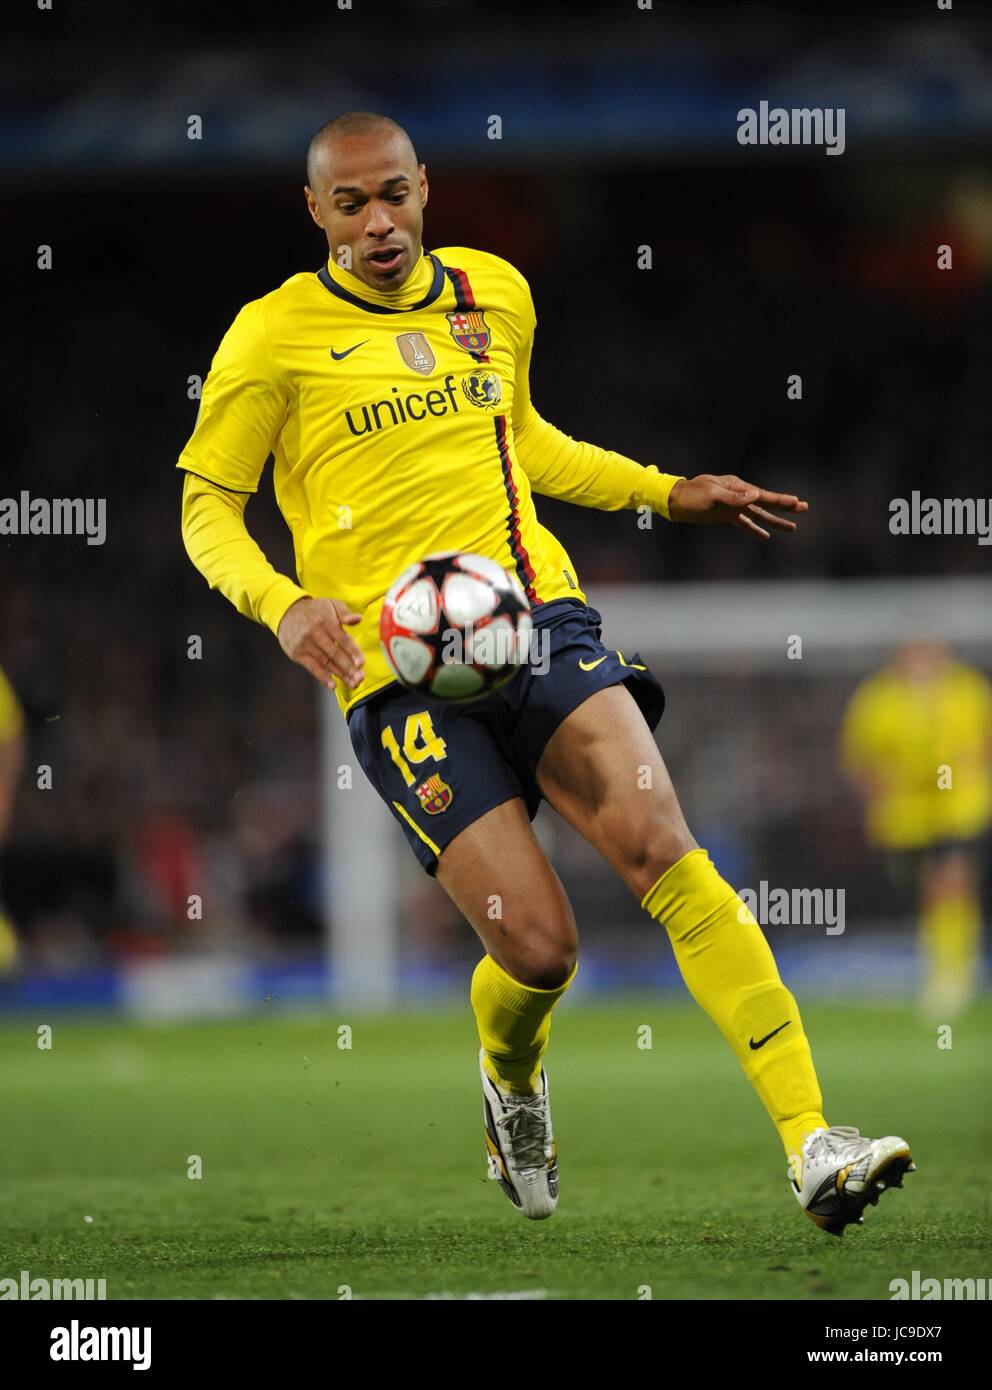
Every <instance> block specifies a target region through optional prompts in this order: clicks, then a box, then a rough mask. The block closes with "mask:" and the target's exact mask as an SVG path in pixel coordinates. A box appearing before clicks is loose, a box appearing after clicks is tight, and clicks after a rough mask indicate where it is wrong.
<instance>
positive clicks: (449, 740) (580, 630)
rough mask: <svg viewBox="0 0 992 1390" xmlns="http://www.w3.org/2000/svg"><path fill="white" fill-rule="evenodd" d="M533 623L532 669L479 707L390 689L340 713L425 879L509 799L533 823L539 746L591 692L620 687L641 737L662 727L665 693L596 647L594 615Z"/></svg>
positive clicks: (584, 611) (631, 662) (542, 613)
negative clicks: (519, 802) (633, 704)
mask: <svg viewBox="0 0 992 1390" xmlns="http://www.w3.org/2000/svg"><path fill="white" fill-rule="evenodd" d="M533 619H534V628H535V630H536V639H535V645H534V646H532V652H533V653H534V655H535V656H536V661H535V660H534V659H532V660H531V662H529V663H528V664H527V665H525V666H523V667H521V669H520V671H519V672H518V674H517V675H516V676H514V678H513V679H512V680H511V681H510V682H509V683H508V684H507V685H505V686H503V687H502V688H501V689H499V690H496V691H494V692H493V694H492V695H488V696H486V698H485V699H483V700H475V701H471V702H469V703H466V704H450V703H446V702H444V701H440V700H430V699H427V698H425V696H423V695H416V694H413V693H412V692H410V691H408V690H406V689H404V687H403V686H401V685H398V684H394V685H390V686H387V687H386V689H385V690H382V691H377V692H376V694H375V695H372V696H370V697H369V698H368V699H367V700H363V701H362V702H361V703H360V704H358V705H356V706H355V707H354V708H353V709H352V710H351V712H350V713H349V716H348V731H349V733H350V734H351V742H352V745H353V747H354V749H355V753H356V755H357V757H358V761H359V762H360V763H361V765H362V768H363V770H364V772H365V775H366V776H367V777H368V779H369V781H370V782H371V783H372V785H373V787H375V789H376V791H377V792H378V793H379V795H380V796H381V797H382V799H383V801H385V803H386V805H387V806H388V807H389V809H390V810H391V811H392V813H393V815H394V816H395V817H396V819H397V820H398V821H399V823H400V825H402V827H403V830H404V831H405V833H406V837H407V840H408V841H409V844H410V847H411V849H412V850H413V852H414V854H415V855H416V856H417V858H418V859H419V860H420V862H421V864H422V865H423V866H424V868H425V869H426V870H427V872H428V873H429V874H434V873H436V872H437V861H438V856H439V855H440V853H441V851H442V850H443V849H444V847H445V845H447V844H448V843H449V841H451V840H453V839H454V838H455V836H456V835H458V834H459V833H460V832H461V831H462V830H464V829H465V828H466V827H467V826H469V825H471V824H472V823H473V821H477V820H478V819H479V817H480V816H483V815H485V813H486V812H487V811H491V810H492V808H493V807H494V806H499V805H501V803H502V802H504V801H509V800H510V798H511V797H514V796H519V797H522V798H523V801H524V803H525V805H526V807H527V813H528V815H529V816H530V818H531V820H533V819H534V817H535V816H536V815H537V808H538V806H539V805H540V804H541V792H540V789H539V788H538V785H537V780H536V775H535V774H536V770H537V764H538V759H539V758H540V756H541V753H542V752H543V751H544V746H545V744H546V743H547V742H548V740H549V739H550V737H551V735H552V734H553V733H554V731H555V730H556V729H557V728H558V725H559V724H560V723H561V722H562V720H564V719H565V718H566V717H567V716H568V715H569V714H571V713H572V711H573V710H574V709H577V708H578V706H579V705H581V704H582V703H583V701H585V700H587V699H588V698H589V696H590V695H593V694H595V692H596V691H597V690H604V689H605V688H606V687H607V686H611V685H617V684H619V683H621V682H622V683H623V684H624V685H626V686H627V688H628V690H629V691H630V693H631V694H632V695H633V697H634V699H635V700H636V701H637V703H638V705H639V706H640V708H641V711H642V713H643V714H644V718H645V719H646V720H647V723H648V727H649V728H651V729H654V728H655V727H656V726H657V724H658V721H659V720H660V719H661V716H662V713H663V711H664V708H665V693H664V691H663V690H662V688H661V686H660V685H659V683H658V681H657V680H656V679H655V677H654V676H653V675H652V674H651V672H650V671H649V670H648V669H647V667H646V666H645V664H644V662H643V661H642V660H641V658H640V656H639V655H638V654H637V653H636V652H635V653H634V654H633V655H632V656H629V657H627V656H624V655H623V654H622V653H621V652H618V651H613V650H610V649H609V648H607V647H604V646H603V644H602V642H601V641H600V632H601V630H602V621H603V620H602V618H601V617H600V615H599V614H598V613H597V612H596V610H595V608H590V607H589V606H588V605H587V604H584V603H580V602H579V600H578V599H567V598H566V599H556V600H554V602H552V603H546V604H542V605H540V606H539V607H537V608H535V609H534V611H533Z"/></svg>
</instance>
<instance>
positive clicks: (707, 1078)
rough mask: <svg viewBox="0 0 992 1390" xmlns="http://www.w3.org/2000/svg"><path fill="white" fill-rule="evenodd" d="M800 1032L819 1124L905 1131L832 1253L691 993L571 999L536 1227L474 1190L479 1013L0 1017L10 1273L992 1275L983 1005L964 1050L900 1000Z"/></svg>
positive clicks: (585, 1285) (238, 1289)
mask: <svg viewBox="0 0 992 1390" xmlns="http://www.w3.org/2000/svg"><path fill="white" fill-rule="evenodd" d="M804 1017H805V1019H806V1024H807V1031H808V1033H809V1036H810V1038H811V1040H812V1043H813V1048H814V1056H815V1058H816V1061H817V1066H818V1070H819V1074H820V1079H821V1082H822V1084H823V1087H824V1091H825V1097H826V1103H827V1118H828V1120H830V1121H831V1122H833V1123H840V1124H855V1125H858V1126H859V1127H860V1128H861V1129H862V1131H863V1132H865V1133H868V1134H871V1135H881V1134H887V1133H893V1132H894V1133H898V1134H903V1135H904V1136H905V1137H906V1138H907V1139H909V1141H910V1143H911V1145H912V1148H913V1151H914V1156H915V1158H916V1161H917V1164H918V1166H919V1171H918V1172H917V1173H915V1174H910V1175H909V1176H908V1177H907V1179H906V1185H905V1188H904V1190H903V1191H901V1192H894V1193H891V1194H887V1195H885V1196H883V1198H882V1200H881V1202H880V1204H879V1206H878V1207H877V1208H874V1209H872V1208H869V1210H868V1212H867V1215H866V1219H865V1226H864V1227H863V1228H852V1229H849V1230H848V1233H847V1234H846V1235H845V1236H844V1238H843V1239H841V1240H838V1239H836V1238H834V1237H831V1236H827V1235H824V1234H822V1233H821V1232H820V1231H818V1230H816V1229H815V1228H814V1227H813V1225H812V1224H811V1223H810V1222H809V1221H807V1219H806V1218H805V1217H804V1216H803V1215H802V1214H801V1212H800V1211H799V1208H798V1205H797V1204H796V1202H795V1199H794V1198H793V1197H792V1195H791V1194H790V1192H789V1189H788V1187H787V1185H786V1182H785V1176H784V1175H785V1162H784V1158H783V1155H782V1151H781V1148H780V1146H779V1143H778V1139H777V1137H776V1135H775V1132H774V1130H773V1129H772V1127H771V1125H770V1123H769V1122H768V1120H767V1118H766V1116H765V1113H764V1111H763V1109H762V1108H761V1105H760V1103H759V1102H758V1100H757V1098H756V1096H755V1095H754V1093H753V1092H752V1090H751V1088H750V1086H749V1085H748V1083H747V1081H746V1080H745V1078H744V1076H743V1073H742V1072H741V1071H740V1069H739V1067H738V1064H737V1062H736V1061H735V1060H734V1058H733V1056H732V1055H731V1053H730V1051H729V1049H728V1048H727V1046H726V1044H725V1043H724V1041H723V1039H722V1038H721V1037H720V1035H719V1034H718V1032H717V1031H716V1029H715V1028H714V1026H713V1024H712V1023H711V1022H710V1021H709V1020H708V1019H707V1018H706V1017H705V1016H704V1015H703V1014H701V1013H700V1011H699V1010H698V1009H696V1008H695V1006H693V1005H692V1004H691V1003H688V1002H685V1003H683V1002H667V1001H659V999H657V998H654V999H651V1000H645V1001H643V1002H641V1003H638V1002H636V1001H634V1002H624V1003H622V1004H614V1005H601V1004H587V1003H586V1002H585V1001H584V1000H574V1001H573V1000H567V1001H566V1002H565V1004H564V1006H562V1007H560V1008H559V1009H558V1011H557V1012H556V1016H555V1022H554V1029H553V1032H552V1043H551V1048H550V1051H549V1053H548V1055H547V1059H546V1060H547V1066H548V1073H549V1077H550V1081H551V1096H552V1108H553V1115H554V1119H555V1130H556V1137H557V1140H558V1147H559V1154H560V1162H561V1199H560V1202H559V1207H558V1211H557V1213H556V1214H555V1216H553V1217H552V1218H551V1219H550V1220H549V1221H544V1222H528V1221H525V1220H524V1219H523V1218H521V1217H520V1216H519V1215H518V1214H517V1212H516V1211H515V1210H514V1209H512V1208H511V1206H510V1204H509V1203H508V1202H507V1200H506V1198H505V1197H504V1196H503V1194H502V1193H501V1192H500V1190H499V1188H498V1186H497V1185H496V1184H495V1183H493V1182H490V1181H489V1180H488V1179H487V1177H486V1173H485V1161H484V1156H483V1138H482V1119H481V1111H482V1104H481V1091H480V1085H479V1080H478V1074H477V1064H476V1052H477V1043H476V1040H475V1034H474V1020H473V1018H472V1015H471V1012H470V1010H469V1008H468V1005H467V1003H466V1006H465V1008H464V1009H451V1008H446V1009H445V1010H443V1011H441V1012H435V1013H433V1014H424V1013H414V1012H410V1013H397V1014H395V1015H393V1016H392V1017H389V1018H375V1019H372V1018H370V1019H363V1018H361V1017H360V1016H359V1017H349V1016H348V1014H347V1011H346V1010H334V1009H330V1010H329V1011H328V1013H327V1016H326V1017H322V1018H317V1017H313V1016H310V1015H308V1016H306V1017H292V1016H285V1015H280V1014H277V1013H275V1012H272V1011H270V1010H269V1009H264V1008H263V1009H261V1010H260V1011H259V1013H258V1015H257V1016H255V1017H252V1018H250V1019H240V1020H237V1021H232V1022H217V1023H203V1024H195V1025H194V1024H185V1023H184V1024H176V1025H157V1026H151V1025H138V1024H133V1023H127V1024H124V1023H117V1022H107V1021H102V1022H91V1021H82V1022H80V1021H72V1020H69V1019H65V1020H61V1021H60V1020H59V1019H57V1018H56V1019H50V1018H49V1019H45V1020H43V1021H45V1022H48V1023H51V1024H52V1026H53V1030H54V1031H53V1045H52V1048H51V1050H50V1051H44V1050H40V1049H39V1048H38V1046H37V1036H36V1027H37V1022H41V1021H42V1020H41V1019H40V1018H39V1020H37V1021H36V1020H34V1019H33V1018H32V1019H28V1018H24V1019H22V1020H20V1021H18V1020H13V1019H8V1020H7V1021H6V1022H5V1023H4V1024H3V1026H2V1027H0V1049H2V1056H3V1059H4V1060H3V1062H2V1064H0V1074H2V1076H3V1082H2V1092H3V1095H4V1117H3V1130H4V1131H5V1133H4V1137H3V1142H2V1144H0V1182H2V1191H3V1193H4V1203H3V1210H2V1214H0V1261H2V1263H0V1278H9V1277H15V1278H18V1277H19V1272H20V1270H21V1269H26V1270H28V1271H29V1273H30V1274H31V1275H32V1276H38V1275H42V1276H45V1277H46V1278H50V1279H53V1278H69V1277H75V1278H84V1277H93V1278H101V1277H102V1278H105V1279H106V1280H107V1294H108V1297H109V1298H156V1299H158V1298H170V1299H176V1298H180V1299H182V1298H195V1299H204V1298H262V1299H271V1298H280V1299H282V1298H296V1299H312V1298H327V1299H337V1298H339V1297H341V1296H342V1290H343V1289H344V1288H345V1287H346V1288H347V1289H349V1290H350V1291H351V1295H352V1296H353V1297H355V1298H365V1299H376V1298H410V1299H414V1298H425V1297H435V1298H436V1297H445V1296H449V1297H451V1296H456V1297H464V1296H466V1295H476V1296H478V1295H504V1296H505V1295H510V1294H512V1295H515V1296H517V1297H522V1296H528V1297H533V1298H546V1299H636V1298H638V1297H644V1296H645V1294H644V1292H643V1291H644V1288H645V1286H647V1287H648V1288H649V1289H650V1293H651V1296H652V1297H653V1298H655V1299H665V1298H689V1299H707V1298H729V1299H780V1298H787V1299H832V1298H856V1299H866V1300H872V1299H887V1298H888V1297H889V1281H890V1280H892V1279H895V1278H898V1277H902V1278H907V1279H908V1278H910V1277H911V1274H912V1271H913V1270H914V1269H918V1270H920V1271H921V1274H922V1277H930V1276H937V1277H941V1278H943V1277H959V1278H968V1277H974V1278H979V1277H983V1278H984V1277H988V1276H990V1275H992V1268H990V1265H989V1258H988V1236H989V1184H988V1154H989V1149H990V1144H989V1139H990V1135H989V1128H990V1121H989V1105H988V1099H989V1079H990V1073H992V1061H990V1058H992V1048H990V1042H992V1008H990V1006H989V1004H988V1003H987V1002H983V1003H982V1004H980V1005H976V1006H974V1007H973V1008H972V1009H971V1010H970V1011H969V1012H968V1013H967V1014H965V1015H963V1016H962V1017H961V1018H960V1019H959V1020H958V1021H957V1022H956V1023H955V1025H954V1029H953V1035H952V1044H953V1045H952V1047H951V1048H950V1049H941V1048H939V1047H938V1046H937V1029H936V1027H934V1026H931V1025H929V1024H925V1023H923V1022H922V1021H921V1020H920V1019H919V1018H918V1017H917V1016H916V1015H915V1014H914V1013H913V1012H912V1010H911V1009H910V1008H909V1007H908V1006H906V1005H892V1004H884V1005H883V1004H878V1005H874V1006H867V1005H845V1006H840V1005H837V1006H832V1005H830V1006H828V1005H820V1004H816V1005H813V1004H811V1005H809V1006H808V1007H806V1008H805V1009H804ZM339 1024H349V1025H350V1026H351V1027H352V1029H353V1036H352V1048H351V1050H342V1049H340V1048H339V1047H338V1045H337V1044H338V1033H337V1028H338V1025H339ZM643 1024H649V1025H650V1026H651V1028H652V1030H653V1046H652V1048H651V1049H650V1050H647V1049H642V1048H639V1047H638V1045H637V1039H638V1028H639V1026H640V1025H643ZM191 1155H199V1156H200V1157H201V1159H202V1165H203V1176H202V1178H201V1179H199V1180H197V1179H191V1178H189V1177H188V1176H187V1161H188V1159H189V1157H190V1156H191Z"/></svg>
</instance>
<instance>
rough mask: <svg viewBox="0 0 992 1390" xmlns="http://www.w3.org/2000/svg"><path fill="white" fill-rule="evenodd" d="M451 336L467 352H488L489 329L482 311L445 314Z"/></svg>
mask: <svg viewBox="0 0 992 1390" xmlns="http://www.w3.org/2000/svg"><path fill="white" fill-rule="evenodd" d="M444 317H445V318H446V319H447V320H448V327H449V328H450V329H451V336H452V338H454V340H455V342H456V343H457V344H458V346H459V347H460V348H464V349H465V351H466V352H488V350H489V329H488V328H487V327H486V320H485V316H484V314H483V311H482V310H481V309H457V310H456V311H455V312H454V313H452V314H445V316H444Z"/></svg>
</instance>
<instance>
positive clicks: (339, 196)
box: [306, 132, 427, 290]
mask: <svg viewBox="0 0 992 1390" xmlns="http://www.w3.org/2000/svg"><path fill="white" fill-rule="evenodd" d="M314 181H315V183H316V185H317V186H316V187H315V188H311V187H310V186H309V185H308V186H307V189H306V195H307V206H308V207H309V209H310V216H311V217H312V218H313V220H314V221H315V222H316V223H317V226H318V227H323V229H324V231H325V232H326V233H327V244H328V246H329V247H330V250H331V255H332V257H333V258H334V260H335V261H337V263H338V264H339V265H342V264H346V262H344V261H343V259H342V256H341V250H342V248H343V247H348V249H349V251H350V252H351V264H350V266H347V268H348V269H350V270H351V273H352V274H353V275H357V276H358V278H359V279H360V280H364V281H365V283H366V284H367V285H371V286H372V287H373V289H377V290H390V289H399V288H400V286H401V285H402V284H403V282H404V281H405V280H406V278H407V276H408V275H409V274H410V272H411V271H412V270H413V268H414V266H415V265H416V264H417V261H418V260H419V259H420V252H421V244H422V237H423V230H424V207H425V205H426V203H427V174H426V171H425V169H424V166H423V165H422V164H419V165H418V164H417V163H416V162H415V156H414V153H413V150H412V149H411V148H410V145H409V143H408V142H407V141H406V140H404V139H403V137H402V136H401V135H398V134H395V133H393V132H389V133H386V134H379V135H362V136H357V135H349V136H342V137H339V138H338V139H337V140H332V141H330V142H329V143H328V144H325V146H324V147H323V149H322V150H321V151H320V155H319V158H318V162H317V172H316V174H315V177H314Z"/></svg>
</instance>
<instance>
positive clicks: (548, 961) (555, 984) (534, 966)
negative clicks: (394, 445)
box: [520, 947, 578, 989]
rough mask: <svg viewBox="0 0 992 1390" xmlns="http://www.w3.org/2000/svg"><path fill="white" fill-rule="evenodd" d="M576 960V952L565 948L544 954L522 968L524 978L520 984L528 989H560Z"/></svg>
mask: <svg viewBox="0 0 992 1390" xmlns="http://www.w3.org/2000/svg"><path fill="white" fill-rule="evenodd" d="M577 960H578V952H577V951H576V950H572V949H569V948H567V947H563V948H561V949H559V950H557V951H555V952H554V953H553V954H552V953H548V954H544V955H542V956H540V957H539V958H538V959H536V960H534V961H531V962H528V964H527V965H526V966H524V967H523V973H524V975H525V976H526V978H525V979H522V980H521V982H520V983H521V984H525V985H527V986H528V987H529V988H530V989H560V988H561V986H562V985H563V984H564V983H565V981H566V980H567V979H569V977H570V976H571V974H572V971H573V970H574V969H575V962H576V961H577Z"/></svg>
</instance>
